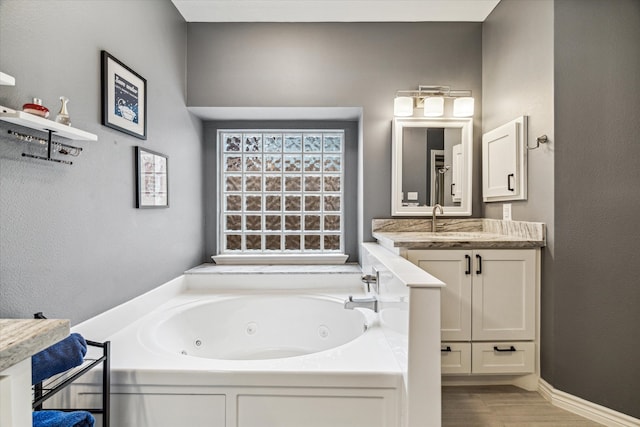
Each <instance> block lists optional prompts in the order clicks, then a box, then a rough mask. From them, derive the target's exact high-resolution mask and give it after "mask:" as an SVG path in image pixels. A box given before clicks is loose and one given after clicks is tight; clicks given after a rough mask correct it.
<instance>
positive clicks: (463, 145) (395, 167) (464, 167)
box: [391, 117, 473, 216]
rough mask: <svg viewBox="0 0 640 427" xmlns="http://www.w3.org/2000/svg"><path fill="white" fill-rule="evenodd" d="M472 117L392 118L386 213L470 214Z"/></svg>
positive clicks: (404, 214) (421, 214) (398, 214)
mask: <svg viewBox="0 0 640 427" xmlns="http://www.w3.org/2000/svg"><path fill="white" fill-rule="evenodd" d="M472 133H473V120H472V119H470V118H469V119H461V118H455V119H432V118H428V119H424V118H413V117H407V118H401V117H398V118H395V119H394V120H393V126H392V134H393V135H392V165H391V215H392V216H431V215H432V213H433V206H435V205H436V204H440V205H441V206H443V208H444V215H445V216H467V215H471V200H472V198H471V190H472V185H471V176H472V174H471V168H472V164H473V163H472V158H471V157H472V152H473V150H472V141H473V135H472Z"/></svg>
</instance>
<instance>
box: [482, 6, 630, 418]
mask: <svg viewBox="0 0 640 427" xmlns="http://www.w3.org/2000/svg"><path fill="white" fill-rule="evenodd" d="M614 5H615V7H614ZM638 40H640V2H638V1H637V0H615V1H610V0H555V1H553V2H552V1H550V0H545V1H538V0H502V1H501V2H500V4H499V5H498V6H497V7H496V9H494V11H493V12H492V14H491V15H490V16H489V18H488V19H487V21H486V22H485V23H484V25H483V90H484V118H483V131H485V132H486V131H488V130H490V129H492V128H494V127H495V126H497V125H499V124H501V123H502V122H505V121H507V120H510V119H512V118H514V117H515V116H518V115H522V114H526V115H528V116H529V119H530V122H529V124H530V128H529V139H530V140H531V139H532V138H535V137H537V136H540V135H542V134H547V135H548V136H549V138H550V139H551V143H550V144H548V145H547V146H543V147H542V148H540V149H538V150H534V151H530V152H529V187H528V190H529V198H528V200H527V201H524V202H513V215H514V219H523V220H532V221H543V222H545V223H547V225H548V231H547V238H548V243H549V244H548V246H547V248H545V249H544V257H543V276H542V298H541V311H542V331H541V332H542V337H541V341H542V360H541V364H542V377H543V378H544V379H545V380H546V381H548V382H549V383H550V384H551V385H553V386H554V387H555V388H557V389H559V390H562V391H565V392H567V393H570V394H572V395H575V396H578V397H581V398H583V399H586V400H588V401H590V402H594V403H597V404H600V405H603V406H605V407H608V408H611V409H614V410H617V411H620V412H622V413H625V414H628V415H631V416H634V417H640V401H639V400H638V396H640V386H639V384H640V370H638V368H637V364H638V360H640V344H639V342H640V341H638V325H640V310H639V309H638V307H639V306H640V287H638V277H640V264H638V262H637V261H636V259H637V254H638V253H639V252H640V229H639V228H638V227H637V226H636V225H635V224H636V222H637V218H638V217H639V216H640V192H639V191H638V184H639V183H640V167H639V164H638V159H640V144H638V135H639V134H640V120H638V117H639V115H640V50H639V49H638ZM501 205H502V204H501V203H499V204H486V205H485V208H484V211H485V215H486V216H487V217H494V218H499V217H500V216H501Z"/></svg>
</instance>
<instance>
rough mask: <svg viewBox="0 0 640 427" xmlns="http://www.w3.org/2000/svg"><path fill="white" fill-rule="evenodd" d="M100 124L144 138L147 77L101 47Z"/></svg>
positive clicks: (145, 137)
mask: <svg viewBox="0 0 640 427" xmlns="http://www.w3.org/2000/svg"><path fill="white" fill-rule="evenodd" d="M101 63H102V67H101V71H102V72H101V80H102V82H101V83H102V124H103V125H104V126H107V127H110V128H112V129H116V130H119V131H120V132H124V133H126V134H129V135H132V136H135V137H136V138H140V139H147V81H146V80H145V79H144V78H143V77H142V76H140V74H138V73H136V72H135V71H133V70H132V69H131V68H129V67H127V66H126V65H125V64H123V63H122V62H120V61H119V60H118V59H116V58H115V57H113V56H112V55H111V54H110V53H109V52H107V51H106V50H103V51H101Z"/></svg>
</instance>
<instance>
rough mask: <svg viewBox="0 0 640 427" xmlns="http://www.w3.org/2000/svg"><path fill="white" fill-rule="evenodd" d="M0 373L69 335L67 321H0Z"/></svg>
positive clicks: (68, 323)
mask: <svg viewBox="0 0 640 427" xmlns="http://www.w3.org/2000/svg"><path fill="white" fill-rule="evenodd" d="M0 330H1V333H0V371H4V370H5V369H8V368H10V367H12V366H13V365H15V364H17V363H19V362H21V361H22V360H24V359H27V358H29V357H31V356H33V355H34V354H36V353H38V352H39V351H42V350H44V349H45V348H47V347H49V346H51V345H52V344H55V343H56V342H58V341H60V340H62V339H63V338H65V337H67V336H68V335H69V331H70V322H69V320H67V319H0Z"/></svg>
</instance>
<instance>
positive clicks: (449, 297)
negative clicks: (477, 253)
mask: <svg viewBox="0 0 640 427" xmlns="http://www.w3.org/2000/svg"><path fill="white" fill-rule="evenodd" d="M471 255H472V251H465V250H410V251H408V253H407V259H408V260H409V261H411V262H412V263H414V264H415V265H417V266H418V267H420V268H422V269H423V270H425V271H427V272H429V274H431V275H432V276H434V277H436V278H438V279H440V280H442V281H443V282H444V283H445V284H446V286H445V287H444V288H442V291H441V296H440V301H441V304H440V307H441V310H440V313H441V314H440V326H441V331H442V332H441V333H442V340H443V341H469V340H471V278H472V276H473V274H472V258H471Z"/></svg>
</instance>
